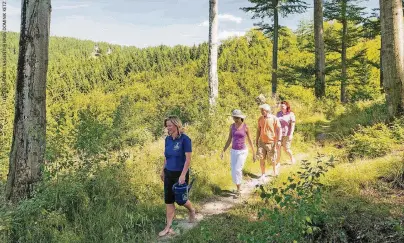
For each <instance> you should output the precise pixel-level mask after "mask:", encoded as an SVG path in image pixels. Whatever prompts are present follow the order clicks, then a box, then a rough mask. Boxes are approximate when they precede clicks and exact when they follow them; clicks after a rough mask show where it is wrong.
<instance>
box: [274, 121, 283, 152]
mask: <svg viewBox="0 0 404 243" xmlns="http://www.w3.org/2000/svg"><path fill="white" fill-rule="evenodd" d="M275 121H276V132H277V138H276V139H277V141H278V142H277V144H278V146H281V143H282V127H281V122H280V121H279V119H278V118H277V117H276V118H275Z"/></svg>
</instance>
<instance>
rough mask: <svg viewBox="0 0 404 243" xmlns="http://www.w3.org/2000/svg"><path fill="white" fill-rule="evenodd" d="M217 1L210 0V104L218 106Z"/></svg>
mask: <svg viewBox="0 0 404 243" xmlns="http://www.w3.org/2000/svg"><path fill="white" fill-rule="evenodd" d="M217 1H218V0H209V60H208V64H209V104H210V107H211V108H212V107H214V106H216V102H217V98H218V96H219V80H218V74H217V55H218V54H217V45H218V43H217V28H218V20H217V12H218V7H217Z"/></svg>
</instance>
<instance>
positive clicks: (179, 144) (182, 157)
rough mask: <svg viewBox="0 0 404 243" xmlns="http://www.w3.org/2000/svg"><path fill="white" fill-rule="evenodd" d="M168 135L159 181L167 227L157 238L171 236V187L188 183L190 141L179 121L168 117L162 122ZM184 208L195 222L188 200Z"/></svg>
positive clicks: (172, 212)
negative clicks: (161, 185)
mask: <svg viewBox="0 0 404 243" xmlns="http://www.w3.org/2000/svg"><path fill="white" fill-rule="evenodd" d="M164 126H165V127H166V128H167V131H168V135H169V136H167V137H166V140H165V151H164V156H165V160H164V166H163V170H162V171H161V179H162V180H163V181H164V201H165V204H166V217H167V225H166V227H165V228H164V230H163V231H161V232H160V233H159V236H164V235H166V234H172V233H174V231H173V230H172V229H171V225H172V222H173V219H174V215H175V205H174V202H175V195H174V192H173V190H172V187H173V185H174V184H175V183H177V182H178V183H179V184H184V183H185V182H186V183H189V171H188V169H189V167H190V163H191V153H192V145H191V139H190V138H189V137H188V136H187V135H185V134H184V133H183V127H182V123H181V121H180V119H178V118H177V117H176V116H170V117H169V118H167V119H165V120H164ZM184 207H186V208H187V209H188V211H189V220H190V221H191V222H192V221H194V220H195V209H194V208H193V206H192V204H191V202H190V201H189V200H188V201H187V202H186V203H185V204H184Z"/></svg>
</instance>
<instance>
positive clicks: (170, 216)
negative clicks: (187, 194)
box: [159, 200, 195, 236]
mask: <svg viewBox="0 0 404 243" xmlns="http://www.w3.org/2000/svg"><path fill="white" fill-rule="evenodd" d="M184 207H186V208H187V209H188V212H189V222H191V223H192V222H194V221H195V209H194V208H193V206H192V203H191V202H190V201H189V200H188V201H187V202H186V203H185V204H184ZM174 216H175V205H174V204H166V220H167V224H166V227H165V228H164V230H162V231H161V232H160V233H159V236H164V235H167V234H173V233H174V231H173V230H172V229H171V226H172V224H173V220H174Z"/></svg>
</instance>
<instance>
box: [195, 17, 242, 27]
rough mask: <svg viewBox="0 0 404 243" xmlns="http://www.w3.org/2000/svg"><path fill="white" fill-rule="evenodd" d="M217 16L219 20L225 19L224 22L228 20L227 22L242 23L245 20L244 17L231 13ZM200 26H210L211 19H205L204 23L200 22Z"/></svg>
mask: <svg viewBox="0 0 404 243" xmlns="http://www.w3.org/2000/svg"><path fill="white" fill-rule="evenodd" d="M217 17H218V20H219V22H220V21H223V22H225V21H227V22H234V23H237V24H240V23H241V22H242V21H243V19H242V18H240V17H237V16H234V15H231V14H219V15H218V16H217ZM198 26H203V27H208V26H209V20H205V21H203V22H202V23H200V24H198Z"/></svg>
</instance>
